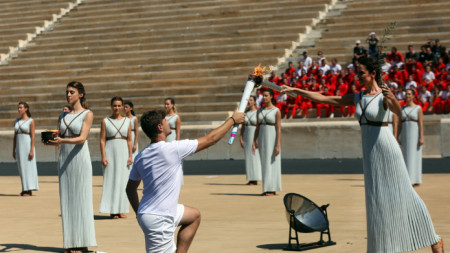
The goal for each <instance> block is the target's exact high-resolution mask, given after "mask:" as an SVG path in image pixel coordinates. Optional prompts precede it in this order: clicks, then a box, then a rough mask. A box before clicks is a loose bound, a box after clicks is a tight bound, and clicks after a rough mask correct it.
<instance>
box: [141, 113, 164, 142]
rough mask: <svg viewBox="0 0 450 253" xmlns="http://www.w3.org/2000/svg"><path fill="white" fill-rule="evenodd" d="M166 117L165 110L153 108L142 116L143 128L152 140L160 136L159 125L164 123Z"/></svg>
mask: <svg viewBox="0 0 450 253" xmlns="http://www.w3.org/2000/svg"><path fill="white" fill-rule="evenodd" d="M165 117H166V112H165V111H163V110H153V111H148V112H146V113H144V114H143V115H142V117H141V128H142V131H144V133H145V135H147V137H148V138H150V140H152V139H155V138H156V136H158V125H159V124H162V120H163V119H164V118H165Z"/></svg>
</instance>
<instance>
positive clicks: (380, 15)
mask: <svg viewBox="0 0 450 253" xmlns="http://www.w3.org/2000/svg"><path fill="white" fill-rule="evenodd" d="M343 3H344V4H346V5H347V8H346V9H345V10H342V12H341V15H340V16H338V17H331V18H328V19H327V20H326V21H325V22H324V23H323V24H321V25H320V26H319V27H318V29H325V30H326V31H325V32H323V33H322V38H321V39H319V40H316V41H315V46H314V47H310V48H306V49H307V50H308V51H309V55H310V56H311V57H315V56H316V55H317V51H323V52H324V54H325V56H326V57H327V59H328V60H329V61H330V60H331V59H332V58H337V59H338V60H339V62H340V63H341V65H343V66H346V64H343V63H349V62H351V58H352V53H353V47H354V46H355V41H356V40H361V42H362V44H363V46H364V47H365V48H367V47H368V45H367V44H366V43H365V39H366V38H367V36H368V34H369V33H370V32H376V33H377V35H378V36H379V37H380V39H381V37H382V35H383V33H384V28H385V27H387V26H389V24H390V23H391V22H394V21H396V22H397V28H396V29H395V30H394V31H393V36H391V37H392V39H391V40H389V41H387V43H386V44H385V45H386V46H387V47H388V48H387V49H385V52H386V53H388V52H390V48H391V47H393V46H395V47H397V48H398V50H399V51H400V52H402V53H404V52H406V51H407V45H409V44H411V45H414V47H415V49H416V51H420V46H421V45H423V44H425V42H426V41H427V40H428V39H436V38H439V39H440V40H441V44H442V45H447V46H449V45H450V27H449V26H448V23H449V21H450V17H449V16H448V11H449V10H450V2H449V1H447V0H437V1H431V0H425V1H423V0H396V1H393V0H381V1H368V0H362V1H353V2H343ZM304 49H305V48H301V49H299V50H297V51H295V52H294V54H293V55H292V58H289V60H292V61H294V62H296V61H298V59H299V58H300V57H301V53H302V51H303V50H304Z"/></svg>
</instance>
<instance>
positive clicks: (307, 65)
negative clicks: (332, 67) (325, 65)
mask: <svg viewBox="0 0 450 253" xmlns="http://www.w3.org/2000/svg"><path fill="white" fill-rule="evenodd" d="M302 55H303V58H302V59H300V61H302V62H303V65H304V66H305V68H306V69H309V68H310V67H311V64H312V59H311V57H309V56H308V52H306V51H303V54H302Z"/></svg>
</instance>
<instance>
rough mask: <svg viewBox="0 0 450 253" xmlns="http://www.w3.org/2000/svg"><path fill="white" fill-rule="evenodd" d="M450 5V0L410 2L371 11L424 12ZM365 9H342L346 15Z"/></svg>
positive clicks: (374, 8) (387, 12)
mask: <svg viewBox="0 0 450 253" xmlns="http://www.w3.org/2000/svg"><path fill="white" fill-rule="evenodd" d="M449 7H450V2H448V1H447V2H440V3H439V2H438V3H424V4H421V3H420V4H409V5H406V6H405V5H398V6H396V5H385V6H377V7H372V6H371V7H370V11H371V12H372V13H382V15H387V14H392V13H395V14H397V13H412V12H419V13H420V12H422V11H426V10H439V9H448V8H449ZM363 10H367V9H366V8H364V7H362V8H352V9H346V10H342V12H341V13H342V14H343V15H346V16H352V15H359V14H361V12H362V11H363Z"/></svg>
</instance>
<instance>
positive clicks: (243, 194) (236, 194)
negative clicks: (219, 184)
mask: <svg viewBox="0 0 450 253" xmlns="http://www.w3.org/2000/svg"><path fill="white" fill-rule="evenodd" d="M211 195H222V196H247V197H254V196H259V197H260V196H261V194H252V193H211Z"/></svg>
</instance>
